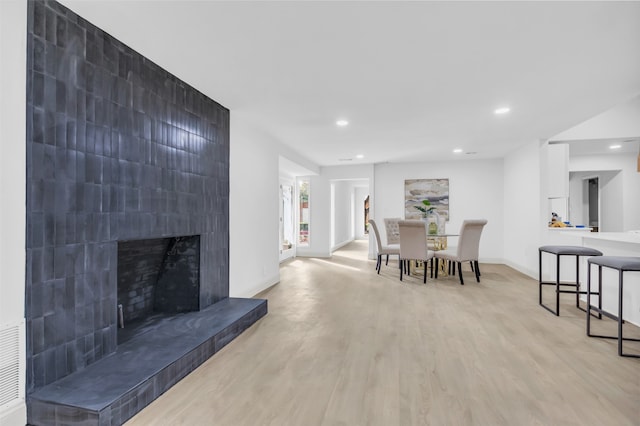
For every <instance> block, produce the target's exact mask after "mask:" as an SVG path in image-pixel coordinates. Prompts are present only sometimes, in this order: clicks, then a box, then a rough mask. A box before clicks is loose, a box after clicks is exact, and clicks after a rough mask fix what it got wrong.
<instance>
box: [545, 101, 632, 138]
mask: <svg viewBox="0 0 640 426" xmlns="http://www.w3.org/2000/svg"><path fill="white" fill-rule="evenodd" d="M638 117H640V96H636V97H634V98H632V99H629V100H628V101H627V102H624V103H622V104H620V105H617V106H615V107H614V108H612V109H610V110H608V111H605V112H603V113H602V114H599V115H597V116H595V117H593V118H590V119H589V120H587V121H585V122H583V123H580V124H578V125H577V126H575V127H572V128H571V129H568V130H566V131H564V132H562V133H559V134H557V135H556V136H554V137H553V138H552V140H554V141H561V140H583V139H611V138H628V137H635V136H640V119H638Z"/></svg>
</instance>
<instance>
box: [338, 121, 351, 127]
mask: <svg viewBox="0 0 640 426" xmlns="http://www.w3.org/2000/svg"><path fill="white" fill-rule="evenodd" d="M336 124H337V125H338V126H340V127H344V126H346V125H347V124H349V122H348V121H347V120H338V121H336Z"/></svg>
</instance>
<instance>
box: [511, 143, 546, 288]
mask: <svg viewBox="0 0 640 426" xmlns="http://www.w3.org/2000/svg"><path fill="white" fill-rule="evenodd" d="M543 152H544V151H543V150H541V147H540V142H538V141H535V142H530V143H527V144H525V145H524V146H522V147H520V148H518V149H516V150H514V151H513V152H511V153H509V154H508V155H507V156H505V158H504V180H503V188H504V221H503V224H504V240H503V244H504V261H505V263H506V264H507V265H509V266H511V267H513V268H514V269H517V270H519V271H520V272H523V273H525V274H527V275H529V276H532V277H537V273H538V247H540V239H541V232H542V229H543V227H544V223H543V222H544V219H541V216H542V214H543V213H542V212H543V211H545V212H546V208H547V207H546V205H544V206H541V204H543V203H544V202H546V195H545V200H544V201H543V197H542V194H541V180H542V179H543V177H542V176H541V172H540V170H541V167H542V164H541V156H542V153H543Z"/></svg>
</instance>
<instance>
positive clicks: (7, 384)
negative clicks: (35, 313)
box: [0, 321, 24, 412]
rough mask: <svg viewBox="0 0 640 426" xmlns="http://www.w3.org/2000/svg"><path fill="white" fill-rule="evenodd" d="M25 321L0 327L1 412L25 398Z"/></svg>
mask: <svg viewBox="0 0 640 426" xmlns="http://www.w3.org/2000/svg"><path fill="white" fill-rule="evenodd" d="M23 347H24V321H21V322H19V323H17V324H15V323H14V324H3V325H1V326H0V412H2V411H3V409H5V408H6V407H8V406H9V405H12V403H14V402H15V401H17V400H21V399H22V397H23V390H22V388H23V384H22V381H21V374H22V372H23V371H24V366H23V365H22V360H23V358H24V357H23V356H22V353H23V350H24V349H23Z"/></svg>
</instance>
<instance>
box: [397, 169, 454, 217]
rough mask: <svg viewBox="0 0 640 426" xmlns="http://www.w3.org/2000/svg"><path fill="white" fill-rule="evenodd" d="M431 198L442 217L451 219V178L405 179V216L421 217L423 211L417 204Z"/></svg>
mask: <svg viewBox="0 0 640 426" xmlns="http://www.w3.org/2000/svg"><path fill="white" fill-rule="evenodd" d="M422 200H429V201H430V202H431V206H432V207H435V210H436V212H437V213H438V214H439V215H440V217H441V218H442V217H444V218H445V220H447V221H449V179H407V180H405V181H404V217H405V219H420V218H421V217H422V213H421V212H420V211H419V210H418V209H416V207H415V206H422V205H423V204H422Z"/></svg>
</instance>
